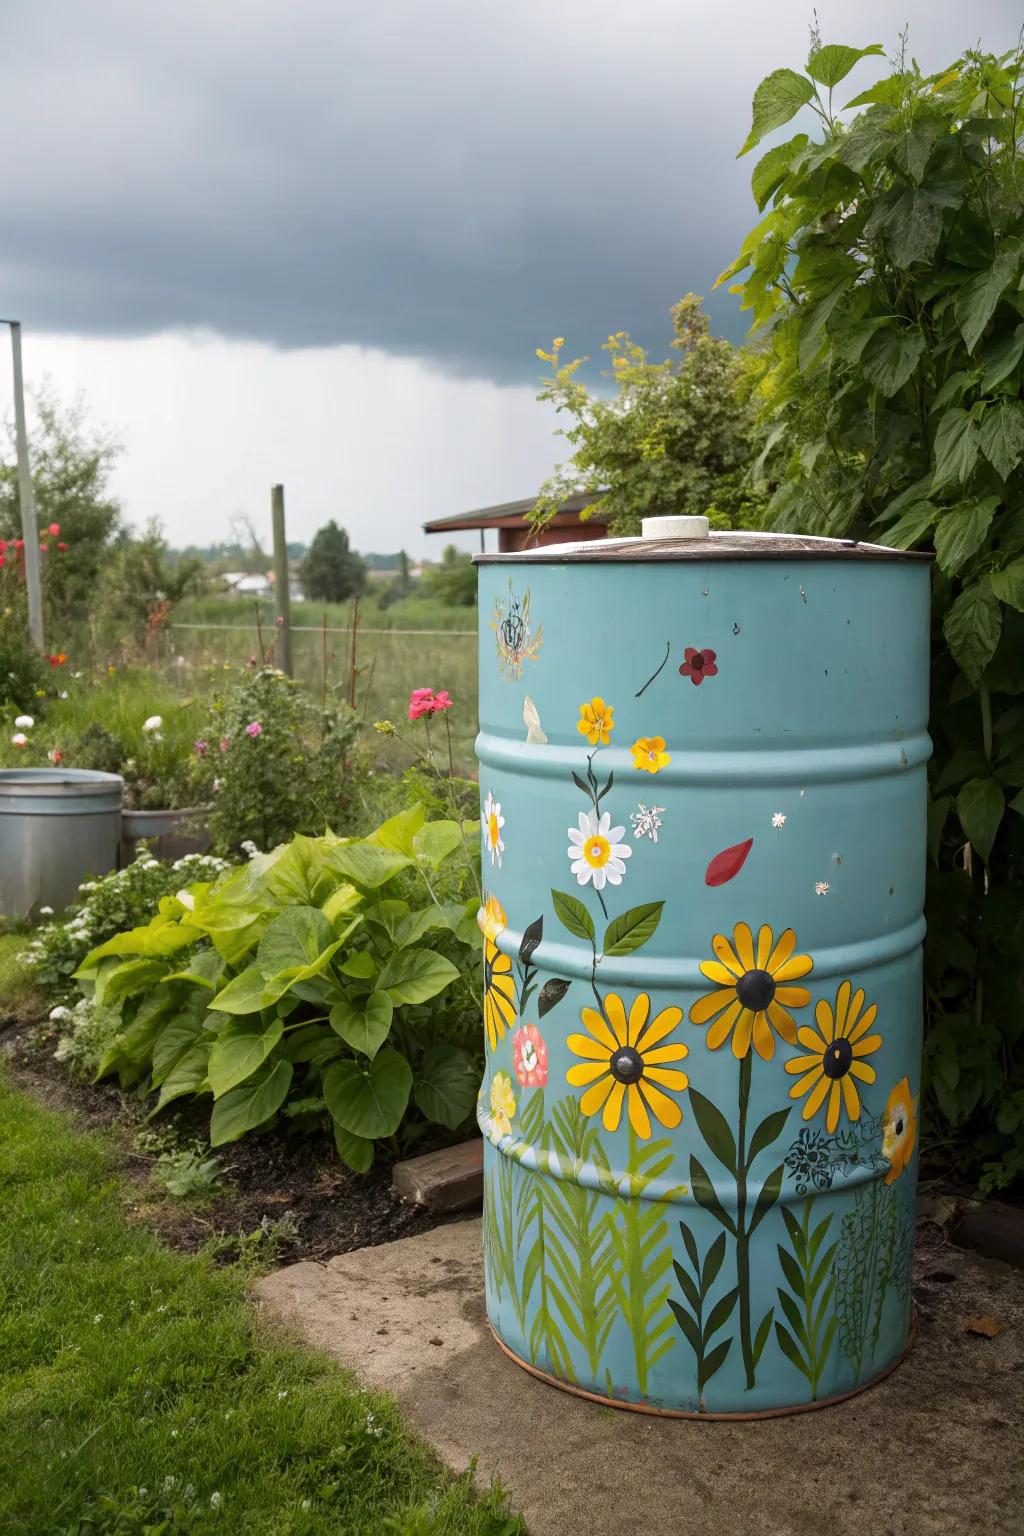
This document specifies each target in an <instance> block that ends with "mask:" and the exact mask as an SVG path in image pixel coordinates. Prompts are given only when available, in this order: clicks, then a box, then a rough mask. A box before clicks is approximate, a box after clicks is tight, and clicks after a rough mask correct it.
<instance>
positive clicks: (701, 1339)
mask: <svg viewBox="0 0 1024 1536" xmlns="http://www.w3.org/2000/svg"><path fill="white" fill-rule="evenodd" d="M679 1230H680V1232H681V1233H682V1236H683V1244H684V1246H685V1248H686V1256H687V1258H688V1259H689V1261H690V1264H691V1265H692V1266H693V1274H692V1275H690V1274H688V1273H687V1271H686V1270H685V1269H684V1268H683V1266H682V1265H681V1264H680V1263H679V1261H678V1260H677V1259H673V1261H672V1268H673V1269H674V1270H675V1274H676V1279H677V1280H678V1282H679V1289H680V1290H681V1291H682V1293H683V1301H682V1302H679V1301H677V1300H676V1299H675V1297H674V1296H670V1297H669V1299H668V1304H669V1306H670V1307H671V1308H672V1311H673V1314H674V1315H675V1320H676V1322H677V1323H678V1324H679V1327H680V1329H681V1330H682V1332H683V1335H684V1337H685V1338H686V1341H687V1343H688V1344H689V1346H690V1348H691V1349H692V1350H693V1353H694V1358H695V1359H696V1362H697V1393H698V1397H699V1399H700V1406H701V1408H703V1406H704V1388H705V1387H706V1386H707V1384H708V1382H709V1381H710V1380H711V1378H712V1376H714V1374H715V1372H716V1371H719V1370H721V1368H722V1366H723V1365H724V1364H725V1359H726V1356H727V1355H728V1353H729V1350H730V1349H731V1348H732V1334H729V1335H728V1336H727V1337H726V1338H724V1339H720V1340H719V1341H718V1342H717V1343H712V1340H713V1339H714V1337H715V1334H716V1333H718V1331H719V1330H720V1329H721V1328H724V1327H725V1325H726V1323H727V1322H728V1321H729V1319H730V1317H731V1316H732V1314H733V1311H734V1309H735V1306H736V1298H737V1297H738V1295H739V1289H738V1287H736V1286H735V1285H734V1286H733V1288H732V1290H730V1291H725V1292H724V1293H723V1294H722V1295H721V1296H720V1297H719V1298H718V1300H717V1301H716V1302H714V1304H713V1305H712V1306H711V1308H710V1310H709V1312H708V1314H707V1316H706V1317H705V1315H704V1308H705V1304H706V1303H707V1300H708V1294H709V1292H710V1290H711V1287H712V1286H713V1285H714V1283H715V1281H716V1280H717V1279H718V1276H719V1272H720V1271H721V1268H722V1263H723V1261H724V1259H725V1233H724V1232H720V1233H719V1234H718V1236H717V1237H716V1238H715V1240H714V1242H713V1243H712V1244H711V1246H710V1247H709V1248H708V1251H707V1253H706V1254H705V1256H704V1261H703V1263H702V1262H701V1257H700V1250H699V1249H698V1247H697V1240H696V1238H695V1237H694V1235H693V1232H692V1230H691V1229H690V1227H688V1226H687V1224H686V1222H685V1221H681V1222H680V1223H679Z"/></svg>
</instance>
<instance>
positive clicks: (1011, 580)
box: [992, 559, 1024, 613]
mask: <svg viewBox="0 0 1024 1536" xmlns="http://www.w3.org/2000/svg"><path fill="white" fill-rule="evenodd" d="M992 591H993V592H994V593H995V595H996V597H998V598H1001V599H1002V601H1003V602H1004V603H1009V605H1010V607H1011V608H1018V609H1019V610H1020V611H1021V613H1024V559H1021V560H1014V562H1013V563H1012V565H1008V566H1006V567H1005V569H1004V570H1001V571H996V572H995V573H994V574H993V577H992Z"/></svg>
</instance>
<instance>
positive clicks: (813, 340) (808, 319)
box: [797, 277, 853, 373]
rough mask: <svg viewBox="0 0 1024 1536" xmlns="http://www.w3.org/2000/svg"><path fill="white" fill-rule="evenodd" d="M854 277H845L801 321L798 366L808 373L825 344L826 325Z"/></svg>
mask: <svg viewBox="0 0 1024 1536" xmlns="http://www.w3.org/2000/svg"><path fill="white" fill-rule="evenodd" d="M852 283H853V278H852V277H843V278H842V280H841V281H840V282H838V283H837V284H836V285H835V287H834V288H833V289H831V291H830V292H829V293H826V295H825V297H824V298H822V299H819V300H818V301H817V303H816V304H812V305H811V307H810V309H808V310H807V311H806V313H805V314H804V316H803V318H802V319H801V321H800V342H799V346H798V349H797V364H798V366H799V368H800V372H801V373H806V372H807V371H808V369H809V368H810V367H811V365H812V364H813V363H814V361H815V359H816V358H817V356H818V353H819V352H820V351H821V349H822V347H823V346H824V344H825V325H826V322H827V320H828V317H829V315H831V313H832V311H833V310H834V309H835V307H836V305H837V304H838V303H839V301H840V300H841V299H842V298H843V296H844V295H845V294H846V293H848V292H849V290H850V287H851V285H852Z"/></svg>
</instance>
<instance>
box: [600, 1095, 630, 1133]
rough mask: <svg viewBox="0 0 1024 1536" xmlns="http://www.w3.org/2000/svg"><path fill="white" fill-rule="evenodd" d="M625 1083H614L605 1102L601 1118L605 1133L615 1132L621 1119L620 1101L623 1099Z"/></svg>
mask: <svg viewBox="0 0 1024 1536" xmlns="http://www.w3.org/2000/svg"><path fill="white" fill-rule="evenodd" d="M625 1093H626V1085H625V1083H615V1085H614V1087H613V1088H612V1091H611V1093H610V1094H609V1095H608V1098H607V1100H606V1101H605V1106H604V1114H603V1115H602V1116H601V1124H602V1125H603V1126H604V1128H605V1130H606V1131H617V1130H618V1128H619V1121H620V1120H621V1119H622V1100H623V1098H624V1097H625Z"/></svg>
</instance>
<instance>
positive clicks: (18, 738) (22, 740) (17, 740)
mask: <svg viewBox="0 0 1024 1536" xmlns="http://www.w3.org/2000/svg"><path fill="white" fill-rule="evenodd" d="M11 746H12V747H27V746H28V737H27V736H26V735H25V732H24V731H15V733H14V735H13V736H12V737H11Z"/></svg>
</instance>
